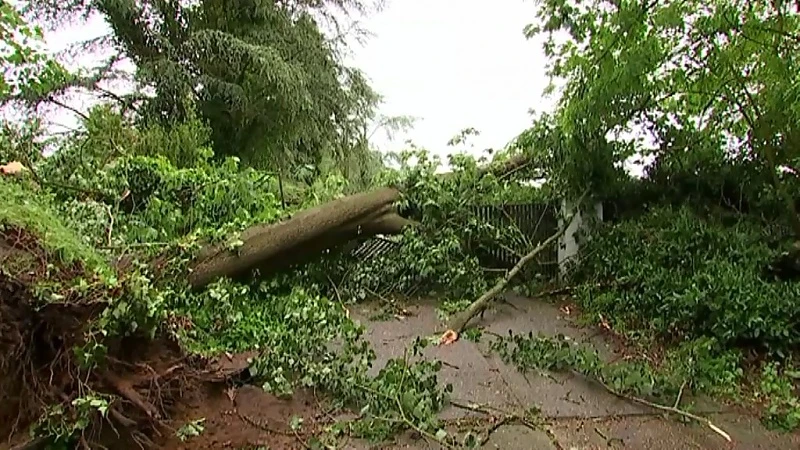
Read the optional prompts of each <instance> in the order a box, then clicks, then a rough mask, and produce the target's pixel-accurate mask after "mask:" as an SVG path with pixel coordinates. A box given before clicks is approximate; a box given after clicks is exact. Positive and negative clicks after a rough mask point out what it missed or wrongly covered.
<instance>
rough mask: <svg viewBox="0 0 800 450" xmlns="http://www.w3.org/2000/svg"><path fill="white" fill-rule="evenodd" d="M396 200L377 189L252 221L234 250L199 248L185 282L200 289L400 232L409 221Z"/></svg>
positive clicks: (394, 193)
mask: <svg viewBox="0 0 800 450" xmlns="http://www.w3.org/2000/svg"><path fill="white" fill-rule="evenodd" d="M399 198H400V192H399V191H398V190H397V189H394V188H382V189H377V190H374V191H372V192H367V193H360V194H355V195H350V196H347V197H343V198H340V199H337V200H333V201H331V202H328V203H325V204H322V205H319V206H316V207H314V208H310V209H307V210H304V211H301V212H300V213H298V214H296V215H295V216H294V217H292V218H290V219H288V220H284V221H282V222H279V223H276V224H267V225H264V224H259V225H255V226H253V227H250V228H248V229H247V230H245V231H244V232H242V234H241V236H240V240H241V241H242V245H241V246H239V247H238V248H236V249H230V248H229V246H227V245H225V244H216V245H211V246H208V247H206V248H204V249H202V250H201V251H200V253H199V254H198V256H197V258H196V260H195V262H194V263H193V264H192V267H191V273H190V275H189V282H190V284H191V285H192V287H193V288H201V287H203V286H205V285H206V284H208V283H210V282H211V281H213V280H215V279H217V278H219V277H235V276H240V275H243V274H245V273H247V272H249V271H251V270H253V269H259V270H261V271H265V272H268V271H270V270H274V269H277V268H279V267H285V266H287V265H288V264H290V263H297V262H300V261H302V260H305V259H307V258H309V257H311V256H313V255H315V254H318V253H319V252H320V251H322V250H325V249H326V248H330V247H335V246H337V245H340V244H342V243H344V242H347V241H350V240H352V239H356V238H358V237H359V236H362V237H363V236H373V235H376V234H396V233H400V232H401V231H402V229H403V228H404V227H406V226H409V225H412V224H413V223H414V222H413V221H411V220H408V219H405V218H403V217H401V216H400V215H399V214H398V213H397V211H396V210H395V208H394V202H396V201H397V200H398V199H399Z"/></svg>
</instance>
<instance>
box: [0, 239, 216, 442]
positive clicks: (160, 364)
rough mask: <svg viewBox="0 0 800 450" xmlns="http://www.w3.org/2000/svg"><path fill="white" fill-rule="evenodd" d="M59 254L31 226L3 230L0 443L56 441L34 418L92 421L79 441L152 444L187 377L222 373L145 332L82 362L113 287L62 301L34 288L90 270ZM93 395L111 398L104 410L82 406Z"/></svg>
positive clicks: (109, 343)
mask: <svg viewBox="0 0 800 450" xmlns="http://www.w3.org/2000/svg"><path fill="white" fill-rule="evenodd" d="M59 263H60V259H58V258H56V257H53V255H50V254H48V252H47V251H46V250H45V249H44V248H42V247H41V246H40V245H39V244H38V242H37V240H36V239H35V238H34V237H33V236H31V235H30V234H28V233H27V232H25V231H24V230H21V229H18V228H14V227H8V226H6V227H5V228H4V229H2V230H0V442H2V445H1V446H2V447H3V448H9V447H10V448H15V449H34V448H41V447H42V446H43V445H46V444H48V443H49V442H48V440H47V439H46V438H41V437H38V436H36V437H34V439H31V435H30V431H31V429H32V427H33V428H35V427H37V426H42V425H43V426H45V427H50V428H48V430H47V431H46V433H47V434H60V433H61V434H63V433H68V429H67V428H63V429H62V428H59V427H61V426H62V425H67V426H71V424H73V423H76V421H80V422H81V423H84V424H85V425H86V426H85V428H83V429H82V430H81V431H80V432H79V435H77V436H74V439H75V442H73V444H74V445H77V446H78V447H79V448H80V447H84V448H103V447H106V448H127V447H128V446H127V445H126V444H127V443H129V442H138V443H139V446H141V447H152V446H153V442H152V439H150V436H152V435H157V434H159V432H160V430H161V429H163V427H164V424H163V423H162V420H163V419H164V418H166V417H167V416H168V415H169V414H170V411H171V409H172V408H174V406H175V404H176V402H177V401H178V399H180V397H181V393H182V391H183V389H184V386H185V385H186V384H187V383H190V382H195V381H198V380H202V379H203V378H205V377H208V378H211V377H213V376H217V374H215V373H212V372H211V371H200V370H197V369H195V366H198V365H199V364H201V363H202V362H201V361H197V360H189V359H187V358H186V357H185V356H184V355H183V353H182V352H181V350H180V348H179V347H178V346H177V344H176V343H174V342H171V341H169V340H164V339H155V340H151V339H150V338H149V337H145V336H143V337H136V336H131V337H126V338H122V339H115V340H106V341H104V342H103V344H104V345H105V346H106V349H107V357H106V358H105V359H102V360H100V361H99V364H100V365H99V367H94V368H93V367H87V366H85V365H83V364H81V362H80V360H79V359H78V356H77V354H76V353H75V352H74V349H75V348H76V347H81V346H82V345H83V344H85V343H86V341H85V340H86V336H87V333H86V331H87V326H88V325H89V324H91V323H93V321H94V320H95V319H97V317H98V316H99V314H100V313H101V312H102V311H103V309H104V308H105V307H107V303H106V302H105V301H102V300H101V299H99V296H100V295H102V294H109V292H108V291H105V292H92V290H91V289H90V290H88V293H87V291H86V290H84V291H83V292H82V293H80V294H72V293H70V291H73V290H71V289H69V288H65V289H63V290H60V291H58V292H59V293H63V295H61V294H60V298H59V300H58V301H51V302H47V301H45V300H42V299H41V298H38V297H36V296H35V295H34V288H35V287H36V286H37V285H41V283H51V284H53V283H54V284H56V285H58V286H69V282H71V281H72V280H74V279H76V278H79V277H88V276H90V275H87V274H86V273H85V271H84V270H83V268H82V267H81V265H80V263H75V264H72V265H64V264H63V263H62V264H59ZM84 279H85V278H84ZM89 282H90V284H91V279H90V280H89ZM111 294H113V292H112V293H111ZM218 378H221V377H218ZM89 395H94V396H95V398H104V399H108V400H109V401H108V405H107V411H108V415H107V416H105V417H104V415H103V414H101V412H100V410H98V409H96V408H95V409H92V408H90V409H89V410H88V412H87V411H86V409H84V410H83V412H81V410H80V408H79V407H78V406H76V404H75V401H76V400H77V399H80V398H87V396H89ZM53 407H58V408H60V410H58V411H56V410H54V409H52V408H53ZM54 412H55V413H54Z"/></svg>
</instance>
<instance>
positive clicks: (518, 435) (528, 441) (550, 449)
mask: <svg viewBox="0 0 800 450" xmlns="http://www.w3.org/2000/svg"><path fill="white" fill-rule="evenodd" d="M481 448H482V449H486V450H512V449H513V450H557V449H558V447H556V446H555V444H554V443H553V442H552V440H551V439H550V436H549V435H548V434H547V432H546V431H544V430H531V429H530V428H528V427H526V426H524V425H505V426H502V427H500V428H498V429H497V430H496V431H495V432H494V433H492V435H491V436H490V437H489V440H488V441H486V443H485V444H484V445H483V446H482V447H481Z"/></svg>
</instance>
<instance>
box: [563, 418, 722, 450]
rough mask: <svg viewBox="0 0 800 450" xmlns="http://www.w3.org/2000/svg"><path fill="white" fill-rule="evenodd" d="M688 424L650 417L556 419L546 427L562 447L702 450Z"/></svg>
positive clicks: (582, 449)
mask: <svg viewBox="0 0 800 450" xmlns="http://www.w3.org/2000/svg"><path fill="white" fill-rule="evenodd" d="M690 426H691V425H683V424H681V423H678V422H674V421H669V420H664V419H661V418H659V417H655V416H650V417H625V418H605V419H570V420H559V421H555V422H554V423H553V424H551V425H550V427H549V429H550V431H551V433H553V435H554V436H555V439H556V441H557V442H558V444H559V445H560V446H561V448H562V449H565V450H600V449H623V448H624V449H648V450H677V449H681V450H692V449H705V448H706V447H703V446H702V445H701V444H700V443H698V442H697V441H695V440H694V439H693V436H692V435H691V434H690V433H688V432H687V431H688V430H687V429H688V427H690ZM709 432H711V431H710V430H709Z"/></svg>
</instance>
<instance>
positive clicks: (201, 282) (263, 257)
mask: <svg viewBox="0 0 800 450" xmlns="http://www.w3.org/2000/svg"><path fill="white" fill-rule="evenodd" d="M526 161H527V159H526V158H525V157H524V156H523V155H518V156H515V157H513V158H511V159H509V160H508V161H505V162H503V163H501V164H496V165H489V166H486V167H484V168H482V169H480V172H479V176H483V175H486V174H489V173H492V174H495V175H498V176H501V175H503V174H506V173H509V172H511V171H514V170H517V169H519V168H520V167H521V166H523V165H524V164H525V163H526ZM399 189H402V187H401V188H391V187H386V188H381V189H376V190H373V191H371V192H366V193H360V194H355V195H350V196H347V197H343V198H340V199H337V200H334V201H331V202H328V203H325V204H323V205H319V206H316V207H314V208H310V209H307V210H305V211H301V212H299V213H298V214H296V215H295V216H294V217H292V218H290V219H287V220H284V221H282V222H279V223H276V224H259V225H254V226H252V227H250V228H248V229H247V230H245V231H244V232H242V234H241V237H240V238H241V240H242V241H243V242H244V244H243V245H242V246H240V247H238V248H236V249H229V248H228V247H227V246H226V245H225V244H224V243H223V244H216V245H209V246H207V247H205V248H203V249H201V250H200V252H199V254H198V255H197V257H196V258H195V261H194V262H193V263H192V265H191V271H190V274H189V284H190V285H191V286H192V288H194V289H198V288H202V287H203V286H206V285H207V284H208V283H211V282H212V281H214V280H216V279H218V278H220V277H237V276H242V275H245V274H247V273H250V272H251V271H252V270H254V269H258V270H260V271H261V272H262V273H269V272H270V271H274V270H278V269H281V268H285V267H288V266H289V265H291V264H296V263H299V262H302V261H304V260H306V259H308V258H310V257H313V256H316V255H317V254H319V253H320V252H322V251H325V250H326V249H330V248H334V247H336V246H338V245H340V244H343V243H345V242H348V241H350V240H353V239H356V238H359V237H361V238H363V237H369V236H374V235H376V234H398V233H401V232H402V231H403V229H404V228H405V227H407V226H410V225H413V224H414V223H415V222H413V221H411V220H408V219H406V218H404V217H402V216H400V215H399V214H398V213H397V211H396V210H395V207H394V203H395V202H396V201H397V200H398V199H399V198H400V190H399Z"/></svg>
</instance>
